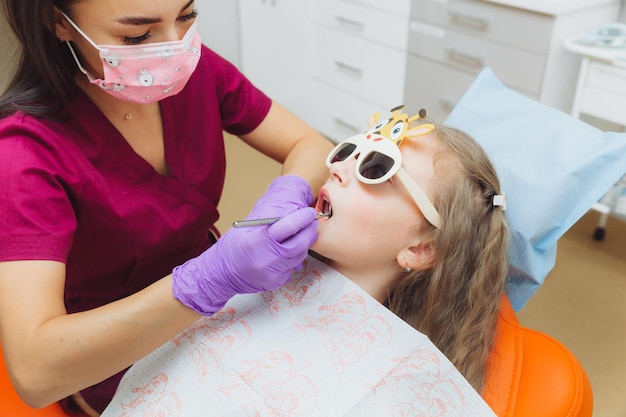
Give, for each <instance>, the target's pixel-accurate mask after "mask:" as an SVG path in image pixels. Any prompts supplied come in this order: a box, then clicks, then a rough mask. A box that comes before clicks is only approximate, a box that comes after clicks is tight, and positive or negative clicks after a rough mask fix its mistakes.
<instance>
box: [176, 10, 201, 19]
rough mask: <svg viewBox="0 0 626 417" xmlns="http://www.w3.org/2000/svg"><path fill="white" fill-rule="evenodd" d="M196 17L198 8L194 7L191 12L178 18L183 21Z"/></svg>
mask: <svg viewBox="0 0 626 417" xmlns="http://www.w3.org/2000/svg"><path fill="white" fill-rule="evenodd" d="M196 17H198V9H193V10H192V11H191V13H189V14H186V15H184V16H181V17H179V18H178V20H179V21H181V22H186V21H188V20H192V19H195V18H196Z"/></svg>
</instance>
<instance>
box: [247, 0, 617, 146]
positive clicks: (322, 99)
mask: <svg viewBox="0 0 626 417" xmlns="http://www.w3.org/2000/svg"><path fill="white" fill-rule="evenodd" d="M239 6H240V26H241V53H242V66H243V71H244V73H245V74H246V75H248V76H249V77H250V79H251V80H252V81H253V82H255V83H256V84H257V85H259V87H261V88H262V89H263V90H264V91H266V92H267V93H268V94H269V95H270V96H271V97H272V98H274V99H275V100H277V101H279V102H281V103H282V104H284V105H285V106H286V107H288V108H289V109H291V110H292V111H294V112H295V113H296V114H298V115H299V116H301V117H302V118H303V119H305V120H306V121H307V122H309V123H310V124H311V125H313V126H314V127H315V128H317V129H318V130H320V131H321V132H322V133H323V134H325V135H326V136H328V137H329V138H331V139H333V140H335V141H338V140H341V139H343V138H345V137H347V136H349V135H352V134H354V133H355V132H361V131H363V130H365V129H366V127H367V126H366V122H367V118H368V117H369V116H370V115H371V114H373V113H375V112H385V111H387V110H390V109H391V108H393V107H395V106H397V105H399V104H405V105H406V106H407V111H409V112H416V111H417V110H419V109H420V108H425V109H426V110H427V111H428V113H429V114H430V115H431V116H432V117H433V118H435V119H436V120H444V119H445V117H446V116H447V115H448V113H449V112H450V110H451V109H452V108H453V107H454V105H455V104H456V103H457V101H458V100H459V99H460V97H461V96H462V95H463V93H464V92H465V91H466V90H467V88H468V87H469V86H470V84H471V83H472V81H473V80H474V79H475V77H476V76H477V74H478V73H479V72H480V70H481V69H482V68H484V67H486V66H489V67H491V68H492V69H493V70H494V72H495V74H496V76H498V78H500V79H501V80H502V81H503V82H504V83H505V84H506V85H507V86H509V87H511V88H513V89H515V90H518V91H520V92H521V93H523V94H525V95H527V96H529V97H531V98H534V99H537V100H539V101H541V102H543V103H545V104H547V105H550V106H552V107H556V108H558V109H561V110H563V111H566V112H569V109H570V106H571V102H572V98H573V94H574V90H575V86H576V72H577V68H578V60H577V59H576V57H574V56H572V54H569V53H568V52H567V51H566V50H565V49H564V48H563V41H564V39H565V38H567V37H569V36H571V35H573V34H576V33H580V32H582V31H585V30H587V29H591V28H593V27H595V26H597V25H598V24H600V23H603V22H607V21H613V20H615V19H616V18H617V16H618V14H619V6H620V2H619V0H550V1H549V2H547V1H542V0H385V1H384V2H382V1H380V0H240V1H239Z"/></svg>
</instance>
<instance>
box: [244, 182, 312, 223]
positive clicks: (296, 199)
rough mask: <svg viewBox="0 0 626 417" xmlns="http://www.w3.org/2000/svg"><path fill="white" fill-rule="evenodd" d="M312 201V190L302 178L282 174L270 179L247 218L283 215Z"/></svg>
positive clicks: (306, 205)
mask: <svg viewBox="0 0 626 417" xmlns="http://www.w3.org/2000/svg"><path fill="white" fill-rule="evenodd" d="M313 201H315V200H314V197H313V191H312V190H311V186H309V183H307V182H306V181H305V180H304V178H302V177H298V176H296V175H284V176H282V177H278V178H276V179H275V180H274V181H272V183H271V184H270V186H269V187H268V188H267V191H266V192H265V194H263V195H262V196H261V198H259V199H258V200H257V202H256V203H255V205H254V207H253V208H252V211H251V212H250V214H249V215H248V217H247V218H248V219H262V218H266V217H283V216H285V215H287V214H289V213H292V212H294V211H296V210H298V209H301V208H304V207H309V206H310V205H311V204H313Z"/></svg>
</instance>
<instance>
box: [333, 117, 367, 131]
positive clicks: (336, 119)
mask: <svg viewBox="0 0 626 417" xmlns="http://www.w3.org/2000/svg"><path fill="white" fill-rule="evenodd" d="M333 121H334V122H335V123H336V124H338V125H339V126H341V127H345V128H346V129H349V130H351V131H353V132H354V133H359V132H360V129H359V128H358V127H355V126H353V125H351V124H350V123H348V122H346V121H344V120H343V119H341V118H339V117H335V118H333Z"/></svg>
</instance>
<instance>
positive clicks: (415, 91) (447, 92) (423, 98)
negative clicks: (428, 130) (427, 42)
mask: <svg viewBox="0 0 626 417" xmlns="http://www.w3.org/2000/svg"><path fill="white" fill-rule="evenodd" d="M474 79H475V76H474V75H472V74H468V73H466V72H463V71H459V70H457V69H454V68H451V67H450V66H448V65H442V64H438V63H435V62H432V61H429V60H426V59H422V58H417V57H413V56H410V57H409V58H408V61H407V70H406V95H405V98H404V103H405V104H406V107H407V112H409V113H411V112H413V113H415V112H416V111H417V110H419V109H421V108H423V109H426V114H427V115H428V117H429V118H431V119H433V120H435V121H436V122H443V121H445V119H446V117H448V114H450V112H451V111H452V109H453V108H454V106H456V104H457V102H458V101H459V100H460V99H461V97H462V96H463V94H465V91H466V90H467V89H468V88H469V86H470V85H471V84H472V82H473V81H474Z"/></svg>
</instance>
